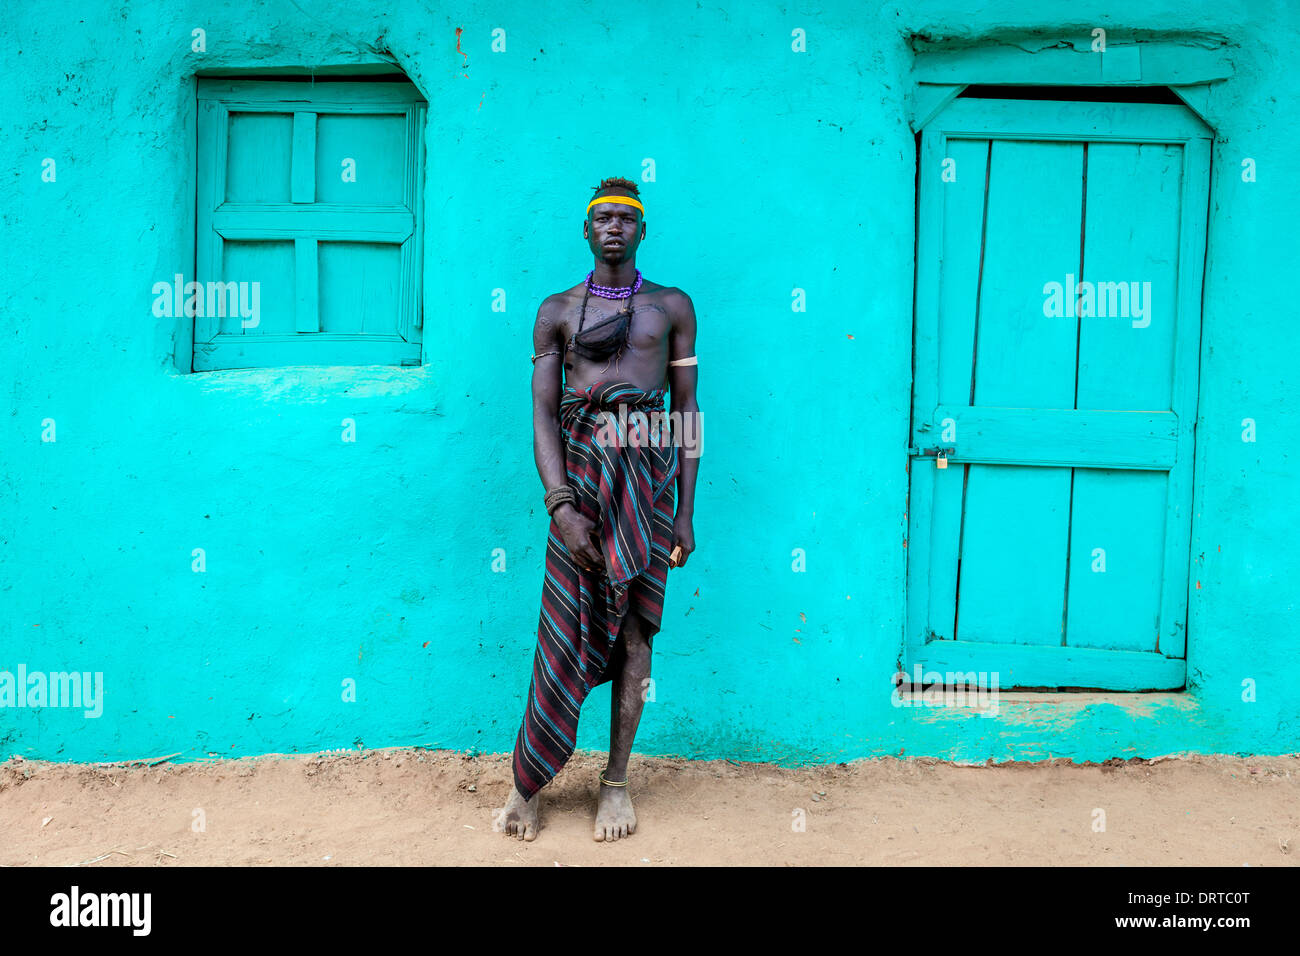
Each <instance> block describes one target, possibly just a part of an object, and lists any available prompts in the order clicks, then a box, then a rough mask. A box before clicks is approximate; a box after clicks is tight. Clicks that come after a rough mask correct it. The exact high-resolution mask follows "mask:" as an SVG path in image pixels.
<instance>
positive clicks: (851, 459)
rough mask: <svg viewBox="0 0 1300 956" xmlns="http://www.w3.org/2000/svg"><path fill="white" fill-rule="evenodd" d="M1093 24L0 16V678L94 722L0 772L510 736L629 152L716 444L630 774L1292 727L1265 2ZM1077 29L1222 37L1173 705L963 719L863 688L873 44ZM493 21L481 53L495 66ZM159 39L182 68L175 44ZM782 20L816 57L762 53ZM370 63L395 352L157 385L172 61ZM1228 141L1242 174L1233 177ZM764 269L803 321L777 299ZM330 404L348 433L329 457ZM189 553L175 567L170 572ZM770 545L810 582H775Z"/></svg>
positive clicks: (162, 350)
mask: <svg viewBox="0 0 1300 956" xmlns="http://www.w3.org/2000/svg"><path fill="white" fill-rule="evenodd" d="M1112 6H1113V5H1111V4H1094V3H1074V2H1063V0H1060V2H1050V3H1035V4H1032V5H1030V4H1020V3H1010V2H988V3H983V4H978V5H975V6H973V7H972V6H971V5H970V4H964V3H955V2H939V0H918V2H912V3H906V4H895V5H889V6H884V7H881V8H879V9H871V8H870V5H867V4H849V3H834V4H830V5H801V4H794V5H781V4H776V3H772V2H761V3H745V4H737V5H735V6H734V7H725V8H724V7H718V6H716V5H706V6H703V7H701V6H699V5H697V4H696V3H694V2H669V3H663V4H657V5H655V7H654V10H653V12H651V11H648V10H646V11H636V10H632V9H630V8H629V9H628V10H623V11H620V12H614V11H613V10H612V9H611V8H609V7H608V6H606V5H601V4H591V3H575V2H564V0H560V2H557V3H555V4H551V5H549V7H548V8H547V12H545V13H542V12H538V11H537V10H536V9H534V8H535V5H532V4H500V5H496V6H492V5H488V4H481V3H468V4H463V5H461V6H460V7H458V8H457V9H456V10H454V11H445V10H442V9H438V8H435V7H432V6H430V5H425V4H414V3H401V4H396V5H394V4H392V3H377V2H370V0H348V2H346V3H344V2H322V3H314V4H311V5H303V6H302V8H301V9H300V8H299V6H298V5H295V4H293V3H290V2H287V0H284V2H281V0H272V2H263V3H233V2H225V0H204V2H202V3H200V2H195V0H178V2H169V3H165V4H164V3H161V2H151V3H141V2H130V3H125V4H123V5H122V9H121V10H120V11H118V10H112V11H107V10H106V11H105V12H102V13H98V14H91V13H87V12H84V11H85V10H86V5H84V4H79V3H68V2H62V0H51V2H48V3H41V4H21V5H17V6H16V9H12V10H10V11H9V14H8V15H7V16H6V17H5V18H4V23H3V24H2V25H0V31H3V32H2V33H0V36H2V37H3V50H4V69H3V71H2V72H0V123H2V124H3V126H2V128H0V150H2V151H3V157H2V159H3V161H2V162H0V176H3V186H0V195H2V200H0V202H2V206H0V222H2V223H3V239H4V241H3V243H0V257H2V258H0V282H2V283H3V292H4V295H3V296H2V297H0V342H2V343H3V344H2V345H0V363H2V365H3V380H2V381H3V385H4V388H5V395H6V399H7V401H6V402H5V404H6V405H8V406H10V409H11V413H10V414H5V415H3V416H0V438H2V439H3V446H2V456H3V457H2V458H0V464H2V467H0V545H3V547H2V548H0V627H2V628H3V630H0V641H2V645H0V669H10V670H12V669H14V668H15V667H17V666H18V665H20V664H22V665H25V666H26V667H27V668H28V669H29V670H33V671H35V670H40V671H58V670H73V669H75V670H79V671H92V672H102V674H103V675H104V678H103V679H104V712H103V715H102V716H101V717H99V718H97V719H87V718H85V717H84V716H82V714H81V712H80V711H70V710H66V709H44V710H31V709H26V710H15V709H0V757H7V756H11V755H22V756H25V757H28V758H45V759H53V760H105V759H126V758H139V757H150V756H156V755H164V754H171V753H176V752H180V753H181V754H182V755H183V756H182V759H189V758H202V757H204V756H206V755H208V754H220V755H227V756H230V755H245V754H259V753H266V752H292V751H310V750H320V749H326V748H336V747H353V746H358V747H360V746H364V747H368V748H370V747H383V746H395V745H409V744H420V745H430V746H439V747H450V748H456V749H466V750H469V749H473V750H476V751H489V752H493V751H498V752H499V751H508V750H509V749H510V748H511V746H512V744H513V739H514V734H515V732H516V729H517V727H518V722H519V719H520V717H521V714H522V706H523V698H524V694H525V692H526V690H527V686H528V676H529V665H530V661H531V655H532V652H533V643H534V640H535V628H536V624H537V615H538V599H539V596H540V591H541V582H542V559H543V544H544V536H545V534H546V527H547V518H546V515H545V512H544V511H543V509H542V508H541V507H540V505H541V495H542V488H541V484H540V481H539V480H538V478H537V475H536V471H535V468H534V465H533V459H532V446H531V424H530V407H529V375H530V370H531V366H530V365H529V363H528V355H529V353H530V351H531V340H530V331H531V325H532V320H533V316H534V313H535V309H536V306H537V304H538V302H539V301H540V300H541V298H542V297H543V296H545V295H546V294H548V293H550V292H553V291H556V290H558V289H561V288H564V287H566V286H569V285H572V284H574V283H575V282H576V281H578V280H579V279H580V277H581V276H582V275H583V274H585V272H586V271H587V269H588V268H590V255H589V253H587V252H586V247H585V245H584V243H583V241H582V239H581V217H582V208H583V205H584V203H585V201H586V199H587V198H588V197H589V196H590V192H591V187H592V186H593V185H594V184H595V183H596V182H597V181H599V179H600V178H601V177H604V176H610V175H626V176H633V177H635V176H639V175H640V171H641V169H642V161H643V159H646V158H652V159H653V160H654V162H655V168H656V181H655V182H653V183H648V184H647V185H646V186H645V187H644V196H645V200H646V203H647V208H648V215H647V222H648V224H649V238H648V239H647V241H646V242H645V244H644V245H643V246H642V251H641V256H640V258H639V264H640V265H641V267H642V268H643V269H644V270H645V272H646V274H647V275H648V276H649V277H650V278H652V279H654V280H655V281H658V282H662V283H666V284H670V285H678V286H681V287H682V288H683V289H685V290H686V291H687V292H688V293H690V295H691V296H692V298H693V299H694V302H695V306H696V310H697V313H698V315H699V319H700V333H699V342H698V346H699V347H698V352H699V354H700V356H701V368H700V382H701V384H700V392H699V400H700V405H701V408H702V409H703V412H704V420H705V422H706V424H707V427H708V431H707V440H706V449H705V452H706V454H705V457H704V459H703V462H702V467H701V476H700V484H699V491H698V499H697V509H696V535H697V539H698V545H699V550H698V551H697V552H696V554H695V556H694V557H693V558H692V560H691V563H690V564H689V566H688V567H687V568H686V569H684V570H682V571H679V572H674V573H673V575H672V577H671V578H670V584H669V590H668V604H667V608H666V613H665V618H664V627H663V631H662V632H661V634H660V635H659V637H658V638H657V640H656V654H655V663H654V674H655V678H656V682H657V683H656V694H655V702H654V703H653V704H652V705H650V706H649V707H648V709H647V712H646V716H645V718H644V720H643V724H642V731H641V735H640V738H639V740H638V746H637V749H638V750H639V751H640V752H642V753H647V754H682V755H688V756H693V757H721V756H727V757H733V758H740V759H754V760H760V759H761V760H777V761H781V762H795V761H803V760H813V761H838V760H845V759H850V758H856V757H864V756H873V755H884V754H904V755H906V756H915V755H933V756H938V757H945V758H954V759H959V760H972V761H981V760H984V759H987V758H993V759H1008V758H1024V759H1036V758H1042V757H1048V756H1058V757H1072V758H1076V759H1104V758H1107V757H1111V756H1139V755H1141V756H1153V755H1157V754H1166V753H1172V752H1179V751H1205V752H1247V751H1249V752H1262V753H1278V752H1289V751H1294V750H1297V749H1300V745H1298V743H1297V742H1298V741H1300V716H1298V715H1300V689H1298V688H1297V683H1296V681H1295V679H1294V678H1295V667H1296V661H1297V650H1298V645H1300V641H1298V640H1297V638H1298V632H1300V627H1298V626H1297V618H1296V610H1295V601H1296V593H1297V587H1296V582H1297V580H1300V547H1298V546H1297V545H1296V543H1295V537H1294V533H1293V529H1294V527H1295V526H1296V524H1297V520H1298V519H1300V505H1298V504H1297V496H1296V495H1295V493H1294V484H1295V474H1294V471H1293V469H1294V467H1295V464H1296V462H1295V449H1296V447H1297V445H1296V441H1295V439H1296V431H1297V430H1296V427H1295V410H1296V408H1298V407H1300V377H1297V376H1296V375H1295V374H1294V371H1293V368H1292V362H1293V357H1294V352H1295V349H1294V345H1293V341H1294V318H1293V309H1291V308H1290V306H1289V302H1290V300H1291V293H1292V289H1291V285H1290V282H1289V279H1290V277H1291V276H1292V275H1293V274H1294V258H1295V253H1296V251H1297V249H1296V246H1297V243H1296V241H1295V239H1294V235H1295V233H1294V223H1295V222H1296V220H1297V217H1298V216H1300V193H1298V192H1297V190H1296V188H1295V182H1294V175H1293V173H1292V166H1293V160H1294V156H1295V152H1296V146H1297V142H1298V138H1297V123H1298V122H1300V117H1298V115H1297V114H1296V112H1295V111H1294V110H1293V109H1292V108H1291V106H1292V105H1293V104H1294V103H1295V102H1296V100H1297V97H1298V96H1300V74H1297V72H1296V71H1295V70H1294V69H1293V68H1291V66H1290V56H1291V54H1292V53H1293V51H1294V50H1295V49H1296V44H1297V39H1298V38H1297V23H1296V15H1295V12H1294V11H1293V10H1290V9H1288V7H1287V5H1286V4H1284V3H1280V2H1279V3H1259V4H1253V5H1251V7H1250V8H1249V11H1244V10H1242V9H1239V8H1236V7H1231V6H1229V5H1225V4H1218V3H1207V2H1186V0H1181V2H1173V0H1144V2H1140V3H1134V4H1128V5H1126V6H1127V7H1128V9H1129V11H1130V12H1129V13H1128V14H1127V15H1126V17H1127V18H1126V19H1125V20H1123V21H1120V20H1118V19H1116V17H1114V16H1113V15H1109V14H1108V15H1102V14H1100V13H1096V12H1095V11H1100V10H1102V9H1104V8H1107V7H1112ZM304 11H310V12H304ZM1030 11H1032V12H1030ZM1094 26H1102V27H1107V28H1110V29H1112V30H1116V31H1118V30H1121V29H1124V28H1127V29H1131V30H1135V31H1138V32H1139V33H1140V34H1146V35H1156V34H1159V35H1167V34H1176V33H1178V32H1182V31H1187V32H1205V33H1209V34H1214V35H1217V36H1221V37H1223V38H1224V39H1225V41H1226V44H1227V47H1226V49H1227V51H1228V55H1229V57H1230V59H1231V61H1232V64H1233V67H1234V70H1235V75H1234V77H1233V78H1232V79H1231V80H1230V81H1228V82H1227V83H1224V84H1221V85H1220V86H1218V87H1217V88H1216V89H1215V92H1214V94H1213V97H1212V107H1213V112H1214V115H1215V118H1216V120H1215V121H1216V123H1217V125H1218V139H1217V141H1216V145H1215V153H1214V173H1213V180H1212V186H1211V190H1212V198H1211V215H1210V227H1209V250H1210V251H1209V266H1208V272H1207V280H1206V286H1205V307H1204V321H1203V335H1202V345H1201V391H1200V419H1199V425H1198V443H1199V444H1198V459H1197V476H1196V491H1195V494H1196V508H1195V510H1196V518H1195V524H1194V528H1193V547H1192V554H1193V561H1192V567H1193V577H1194V579H1195V581H1194V582H1193V585H1192V589H1191V593H1190V612H1189V646H1188V662H1189V673H1190V674H1191V684H1190V686H1189V688H1188V690H1187V692H1186V693H1183V694H1159V695H1142V696H1136V697H1122V696H1116V697H1104V696H1100V695H1085V696H1078V697H1069V696H1066V695H1056V696H1049V697H1034V696H1033V695H1019V696H1017V697H1015V698H1011V697H1009V696H1007V697H1004V699H1003V701H1002V708H1001V713H1000V716H998V717H997V718H983V717H976V716H973V715H972V714H971V713H970V712H969V711H962V710H954V709H941V708H936V709H927V708H915V709H901V708H896V707H893V706H891V694H890V691H891V677H892V675H893V673H894V671H895V670H896V662H897V660H898V657H899V652H900V649H901V646H902V640H903V614H904V600H905V594H904V580H905V574H904V572H905V566H906V565H905V562H906V552H905V548H904V546H903V540H904V536H905V530H906V517H905V515H906V505H907V490H908V485H907V473H906V469H905V464H906V455H905V449H906V446H907V428H908V410H909V389H910V376H911V371H910V348H911V310H912V269H913V256H912V247H913V214H914V176H915V143H914V139H913V134H912V131H911V130H910V129H909V126H908V109H909V82H908V70H909V66H910V62H911V56H912V54H911V50H910V47H909V45H908V37H909V36H910V35H912V34H925V35H929V36H931V37H934V38H956V39H971V40H978V39H987V38H998V37H1003V36H1006V35H1008V34H1010V33H1013V32H1023V31H1043V32H1044V34H1045V35H1068V36H1071V37H1077V38H1086V37H1087V36H1088V34H1089V31H1090V30H1091V29H1092V28H1093V27H1094ZM458 27H459V28H463V31H464V32H463V34H462V35H461V36H460V49H461V50H462V51H464V54H465V55H464V56H462V54H461V53H460V52H458V51H457V35H456V30H457V28H458ZM496 27H501V28H503V29H505V31H506V36H507V51H506V52H505V53H501V54H495V53H492V52H491V51H490V48H489V45H490V42H491V31H492V30H493V29H494V28H496ZM195 28H203V29H204V30H206V36H207V53H206V54H198V53H194V52H191V50H190V45H191V31H192V30H193V29H195ZM795 28H802V29H804V30H805V31H806V32H807V37H808V41H807V42H808V52H807V53H803V54H796V53H793V52H791V49H790V44H791V31H792V30H793V29H795ZM384 49H386V50H389V51H391V53H392V55H393V56H394V57H395V58H396V60H397V62H398V63H399V64H400V66H401V68H402V69H403V70H405V71H406V73H407V74H408V75H409V76H410V77H411V79H412V80H413V81H414V82H415V83H417V84H418V85H419V86H420V88H421V89H422V90H423V92H424V93H425V95H426V97H427V99H428V101H429V104H430V109H429V126H428V129H427V132H426V135H427V143H428V162H427V184H426V189H425V200H426V213H427V233H426V239H425V246H424V248H425V252H426V261H425V263H424V268H425V287H426V300H425V313H426V322H425V334H424V342H425V365H424V366H423V367H421V368H419V369H393V368H365V369H348V368H342V369H341V368H331V369H309V368H286V369H275V370H267V371H231V372H214V373H204V374H188V373H186V372H183V371H181V370H180V366H184V364H185V362H186V361H187V356H186V351H187V348H188V342H187V336H188V331H187V327H186V326H185V324H184V320H172V319H165V318H164V319H158V318H155V317H154V316H153V315H152V311H151V308H150V306H151V303H152V296H151V293H150V290H151V287H152V285H153V283H155V282H157V281H159V280H169V279H170V277H171V276H172V275H173V274H174V273H176V272H181V273H184V274H186V275H187V276H188V275H190V274H191V273H192V270H193V243H194V229H195V213H194V191H195V159H194V155H193V149H194V141H195V129H196V120H195V114H196V106H195V79H194V76H195V73H196V71H201V70H234V69H254V70H256V71H259V72H270V71H273V70H279V69H292V68H301V67H309V66H322V65H326V64H335V65H346V64H350V63H357V62H375V61H378V60H380V59H381V57H380V56H379V55H378V53H377V51H382V50H384ZM601 127H604V128H606V129H608V132H601V131H600V128H601ZM45 157H52V158H54V159H55V161H56V164H57V165H56V170H57V179H56V181H55V182H53V183H49V182H43V181H42V178H41V172H42V160H43V159H44V158H45ZM1243 157H1251V158H1254V159H1255V161H1256V163H1257V165H1258V170H1259V174H1258V181H1257V182H1254V183H1243V182H1242V181H1241V177H1240V175H1239V171H1240V162H1241V159H1242V158H1243ZM794 287H800V288H803V289H805V290H807V302H808V311H807V312H806V313H792V311H791V308H790V302H791V290H792V288H794ZM498 288H500V289H504V290H506V296H507V311H505V312H504V313H500V312H494V311H492V308H491V301H492V292H493V290H494V289H498ZM178 352H179V354H180V356H181V358H180V360H179V362H178V360H177V358H176V356H177V353H178ZM344 418H353V419H355V421H356V423H357V441H356V442H355V443H352V444H347V443H343V442H342V441H340V433H341V422H342V420H343V419H344ZM1245 418H1251V419H1254V420H1255V422H1256V423H1257V429H1258V440H1257V441H1256V442H1255V443H1246V442H1243V441H1242V438H1241V433H1242V420H1243V419H1245ZM46 419H53V420H54V422H55V428H56V438H57V440H56V441H55V442H53V443H48V442H42V440H41V435H42V429H43V424H42V423H43V421H44V420H46ZM195 548H203V549H205V551H206V561H207V570H206V572H205V573H202V574H197V573H194V572H193V571H192V570H191V560H192V558H191V553H192V550H193V549H195ZM496 548H503V549H505V553H506V556H507V569H506V571H505V572H504V573H495V572H493V571H492V570H491V560H492V552H493V549H496ZM795 548H803V549H805V551H806V553H807V572H806V573H802V574H800V573H794V572H792V570H791V552H792V549H795ZM1009 586H1010V587H1014V584H1010V585H1009ZM347 678H352V679H354V680H355V681H356V682H357V701H356V702H355V703H345V702H344V701H343V700H342V695H341V684H342V682H343V681H344V680H345V679H347ZM1247 679H1249V680H1253V681H1254V682H1255V695H1256V699H1255V700H1254V701H1253V702H1246V701H1243V700H1242V696H1243V694H1242V682H1243V681H1244V680H1247ZM607 699H608V689H607V687H606V688H602V689H601V690H600V691H598V692H596V693H595V694H593V696H592V698H591V699H590V700H589V701H588V704H587V707H586V708H585V710H584V718H583V720H584V723H583V727H582V733H581V737H580V740H579V745H580V746H582V747H602V746H603V745H604V743H605V741H606V740H607V731H608V707H607Z"/></svg>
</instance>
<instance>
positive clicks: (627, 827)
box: [592, 783, 636, 843]
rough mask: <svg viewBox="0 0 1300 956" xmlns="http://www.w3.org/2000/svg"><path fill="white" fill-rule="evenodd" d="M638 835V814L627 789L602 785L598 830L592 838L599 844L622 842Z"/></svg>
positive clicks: (597, 820) (597, 819) (597, 815)
mask: <svg viewBox="0 0 1300 956" xmlns="http://www.w3.org/2000/svg"><path fill="white" fill-rule="evenodd" d="M633 833H636V813H635V812H633V810H632V798H631V797H629V796H628V795H627V787H610V786H606V785H605V784H604V783H602V784H601V785H600V802H599V804H598V805H597V807H596V829H595V831H594V832H593V833H592V836H593V837H594V838H595V839H596V841H597V842H601V843H604V842H607V841H609V840H621V839H623V837H626V836H631V835H632V834H633Z"/></svg>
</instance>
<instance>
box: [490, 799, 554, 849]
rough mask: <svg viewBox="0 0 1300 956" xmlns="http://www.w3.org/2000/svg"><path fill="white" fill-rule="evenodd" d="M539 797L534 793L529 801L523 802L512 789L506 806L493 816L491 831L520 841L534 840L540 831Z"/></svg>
mask: <svg viewBox="0 0 1300 956" xmlns="http://www.w3.org/2000/svg"><path fill="white" fill-rule="evenodd" d="M540 797H541V794H540V793H535V794H533V797H532V799H531V800H525V799H524V797H523V794H521V793H520V792H519V791H518V790H515V789H514V788H513V787H512V788H511V790H510V799H509V800H507V801H506V805H505V806H504V807H502V808H501V809H500V810H498V811H496V813H495V814H494V815H493V820H492V829H493V830H496V831H497V832H498V833H501V832H504V833H506V834H507V835H508V836H512V837H516V838H518V839H520V840H536V839H537V834H538V833H539V832H540V831H541V829H542V821H541V816H540V814H539V813H538V812H537V811H538V809H539V806H538V799H539V798H540Z"/></svg>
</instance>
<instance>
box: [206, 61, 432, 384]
mask: <svg viewBox="0 0 1300 956" xmlns="http://www.w3.org/2000/svg"><path fill="white" fill-rule="evenodd" d="M427 108H428V107H427V103H426V102H425V100H424V98H423V97H422V96H421V95H420V93H419V91H418V90H417V89H416V87H415V86H414V85H412V84H409V83H387V82H348V81H329V82H319V83H316V82H312V83H304V82H284V81H276V80H231V79H210V78H200V79H199V80H198V137H197V139H198V169H197V216H196V240H197V241H196V248H195V280H196V281H197V282H199V283H200V284H203V283H207V282H209V281H220V280H221V279H222V278H223V277H222V269H221V266H222V255H223V244H224V243H225V242H226V241H227V240H231V241H238V240H243V241H258V240H267V241H274V240H280V241H292V242H293V243H294V262H295V293H296V302H295V306H296V309H295V313H296V316H297V319H296V322H297V329H296V331H294V332H292V333H283V332H282V333H257V334H231V333H229V332H227V333H222V332H221V330H220V323H219V321H218V320H217V319H216V318H215V317H214V316H211V315H203V316H195V317H194V339H193V341H194V349H193V364H192V369H193V371H195V372H199V371H211V370H217V369H234V368H269V367H281V366H290V365H410V366H415V365H419V364H420V362H421V353H422V337H423V336H422V331H423V302H422V299H423V281H422V273H423V254H422V246H423V242H422V239H423V236H422V234H423V229H422V225H423V215H422V212H423V185H424V127H425V114H426V110H427ZM232 112H268V113H290V114H292V115H293V118H294V119H293V140H292V155H291V157H290V162H291V167H292V169H291V188H292V195H291V201H290V202H287V203H284V202H280V203H231V202H227V201H226V199H225V196H226V172H227V147H228V136H229V128H230V123H229V115H230V113H232ZM321 113H329V114H337V113H361V114H373V113H383V114H397V115H400V116H402V117H403V119H404V122H405V129H406V139H405V144H406V149H405V157H404V162H403V164H402V170H403V172H402V176H403V182H402V184H401V186H402V188H401V197H402V198H401V201H400V203H396V204H392V205H367V204H357V205H344V204H338V203H329V204H325V203H317V202H316V201H315V193H316V183H315V167H316V163H315V139H316V137H315V131H316V117H317V116H318V115H319V114H321ZM322 240H326V241H333V242H348V241H352V242H369V243H375V242H383V243H395V244H400V255H401V277H400V288H399V291H398V296H399V315H398V320H397V324H396V333H395V334H373V333H354V332H327V331H320V303H319V275H318V271H317V270H318V255H317V250H318V243H319V242H320V241H322Z"/></svg>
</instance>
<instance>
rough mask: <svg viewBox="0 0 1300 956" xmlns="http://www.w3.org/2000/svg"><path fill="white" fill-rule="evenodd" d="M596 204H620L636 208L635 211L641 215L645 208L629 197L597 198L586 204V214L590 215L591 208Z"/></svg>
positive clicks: (643, 213)
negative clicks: (637, 210)
mask: <svg viewBox="0 0 1300 956" xmlns="http://www.w3.org/2000/svg"><path fill="white" fill-rule="evenodd" d="M598 202H616V203H622V204H623V205H624V206H636V208H637V209H640V210H641V215H643V216H644V215H645V206H643V205H641V204H640V203H639V202H637V201H636V200H635V199H633V198H632V197H631V196H597V197H596V198H595V199H593V200H592V201H591V202H589V203H587V212H588V213H590V212H591V207H592V206H594V205H596V203H598Z"/></svg>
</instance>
